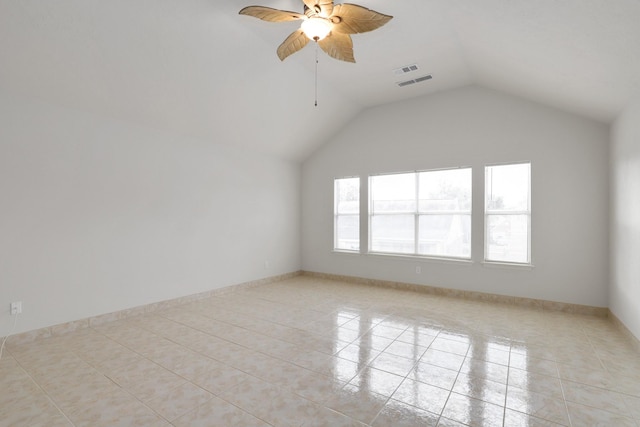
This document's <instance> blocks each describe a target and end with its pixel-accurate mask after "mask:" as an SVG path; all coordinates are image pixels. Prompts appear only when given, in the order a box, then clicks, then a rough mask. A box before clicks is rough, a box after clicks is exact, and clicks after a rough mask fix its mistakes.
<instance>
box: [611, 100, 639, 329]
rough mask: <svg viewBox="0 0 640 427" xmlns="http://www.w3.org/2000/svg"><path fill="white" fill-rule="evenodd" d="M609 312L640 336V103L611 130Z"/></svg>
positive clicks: (630, 108)
mask: <svg viewBox="0 0 640 427" xmlns="http://www.w3.org/2000/svg"><path fill="white" fill-rule="evenodd" d="M611 194H612V201H611V206H612V209H611V254H612V258H611V285H610V290H609V303H610V309H611V311H612V312H613V313H614V314H615V315H616V316H617V317H618V318H619V319H620V320H621V321H622V322H623V323H624V324H625V325H626V326H627V327H628V328H629V329H630V330H631V332H633V334H634V335H635V336H636V337H639V338H640V102H637V103H636V104H634V105H632V106H630V107H628V108H627V109H626V110H625V111H624V113H623V114H622V115H621V116H620V117H619V118H618V119H617V120H616V122H615V123H614V125H613V127H612V132H611Z"/></svg>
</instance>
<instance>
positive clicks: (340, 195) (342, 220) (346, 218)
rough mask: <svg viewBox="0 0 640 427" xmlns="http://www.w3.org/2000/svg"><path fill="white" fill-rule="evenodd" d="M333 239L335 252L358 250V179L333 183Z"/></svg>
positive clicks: (337, 180) (340, 179) (342, 179)
mask: <svg viewBox="0 0 640 427" xmlns="http://www.w3.org/2000/svg"><path fill="white" fill-rule="evenodd" d="M333 194H334V209H333V212H334V215H333V217H334V226H333V230H334V238H333V247H334V249H337V250H345V251H359V250H360V178H357V177H356V178H337V179H336V180H335V181H334V192H333Z"/></svg>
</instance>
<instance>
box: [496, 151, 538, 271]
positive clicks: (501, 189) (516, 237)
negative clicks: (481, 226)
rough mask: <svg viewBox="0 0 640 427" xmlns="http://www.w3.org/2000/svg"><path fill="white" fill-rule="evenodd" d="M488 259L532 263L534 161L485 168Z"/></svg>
mask: <svg viewBox="0 0 640 427" xmlns="http://www.w3.org/2000/svg"><path fill="white" fill-rule="evenodd" d="M485 260H486V261H493V262H508V263H521V264H529V263H531V164H530V163H519V164H511V165H499V166H487V167H486V168H485Z"/></svg>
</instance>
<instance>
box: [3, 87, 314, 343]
mask: <svg viewBox="0 0 640 427" xmlns="http://www.w3.org/2000/svg"><path fill="white" fill-rule="evenodd" d="M220 142H221V143H224V142H225V141H224V140H223V136H221V141H220ZM299 249H300V165H299V164H297V163H292V162H288V161H284V160H280V159H278V158H275V157H270V156H269V155H266V154H264V155H261V154H258V153H251V152H247V151H246V150H242V149H235V148H233V147H229V146H225V145H224V144H215V143H211V142H208V141H201V140H195V139H190V138H187V137H182V136H179V135H174V134H168V133H163V132H160V131H155V130H152V129H148V128H143V127H138V126H134V125H131V124H127V123H123V122H119V121H115V120H110V119H108V118H105V117H100V116H95V115H91V114H85V113H81V112H78V111H73V110H68V109H64V108H58V107H54V106H51V105H47V104H43V103H39V102H35V101H32V100H27V99H24V98H16V97H12V96H9V95H6V94H2V93H0V320H1V321H0V327H1V328H2V329H0V336H2V335H5V334H6V332H8V328H9V323H10V317H9V314H8V312H9V302H10V301H18V300H19V301H22V302H23V309H24V311H23V314H22V316H21V317H20V318H19V321H18V328H17V331H16V332H22V331H28V330H32V329H36V328H40V327H45V326H50V325H54V324H58V323H62V322H66V321H71V320H77V319H81V318H86V317H90V316H95V315H99V314H103V313H108V312H113V311H117V310H122V309H126V308H130V307H135V306H139V305H142V304H148V303H151V302H156V301H162V300H166V299H171V298H175V297H179V296H185V295H190V294H194V293H198V292H203V291H206V290H211V289H215V288H219V287H223V286H227V285H232V284H236V283H241V282H245V281H249V280H254V279H259V278H262V277H267V276H273V275H277V274H283V273H287V272H292V271H297V270H299V269H300V265H301V259H300V255H299ZM265 261H268V262H269V264H270V266H269V268H265Z"/></svg>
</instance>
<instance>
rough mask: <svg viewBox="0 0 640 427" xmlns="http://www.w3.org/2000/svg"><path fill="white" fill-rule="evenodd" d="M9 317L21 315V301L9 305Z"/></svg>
mask: <svg viewBox="0 0 640 427" xmlns="http://www.w3.org/2000/svg"><path fill="white" fill-rule="evenodd" d="M10 312H11V315H12V316H13V315H15V314H20V313H22V301H15V302H12V303H11V310H10Z"/></svg>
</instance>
